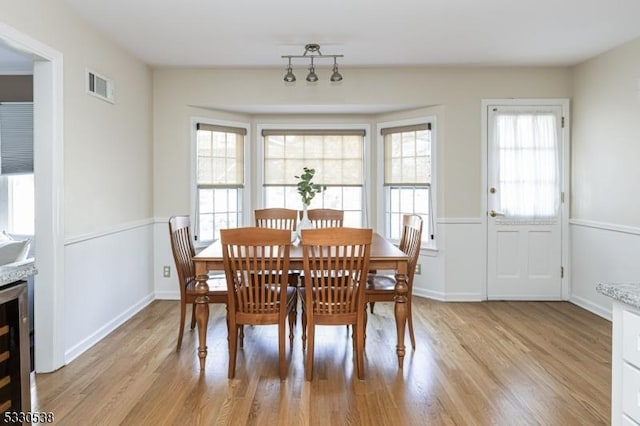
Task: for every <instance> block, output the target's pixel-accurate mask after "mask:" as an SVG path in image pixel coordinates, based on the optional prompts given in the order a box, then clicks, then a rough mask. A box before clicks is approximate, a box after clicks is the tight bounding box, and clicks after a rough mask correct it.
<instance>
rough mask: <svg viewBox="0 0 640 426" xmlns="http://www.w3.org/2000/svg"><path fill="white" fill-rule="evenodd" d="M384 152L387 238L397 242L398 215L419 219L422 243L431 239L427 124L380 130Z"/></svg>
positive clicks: (432, 231)
mask: <svg viewBox="0 0 640 426" xmlns="http://www.w3.org/2000/svg"><path fill="white" fill-rule="evenodd" d="M380 133H381V135H382V137H383V150H384V181H383V184H384V210H385V211H384V222H385V232H386V235H387V237H388V238H390V239H392V240H396V241H397V240H399V239H400V236H401V234H402V216H403V215H405V214H417V215H420V216H421V217H422V220H423V229H422V239H423V242H426V243H430V241H431V240H433V237H434V235H433V234H434V230H433V213H432V211H433V206H432V204H433V203H432V194H431V192H432V187H431V183H432V173H431V172H432V161H431V160H432V158H431V153H432V139H431V123H420V124H415V125H408V126H397V127H383V128H382V129H381V132H380Z"/></svg>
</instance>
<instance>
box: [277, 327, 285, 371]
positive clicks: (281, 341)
mask: <svg viewBox="0 0 640 426" xmlns="http://www.w3.org/2000/svg"><path fill="white" fill-rule="evenodd" d="M286 333H287V325H286V322H285V321H284V320H280V323H279V324H278V358H279V363H280V380H285V379H286V378H287V362H286V361H287V360H286V356H285V350H286V345H285V334H286Z"/></svg>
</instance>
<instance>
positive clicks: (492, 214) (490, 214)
mask: <svg viewBox="0 0 640 426" xmlns="http://www.w3.org/2000/svg"><path fill="white" fill-rule="evenodd" d="M489 216H491V217H497V216H504V213H502V212H497V211H495V210H491V211H490V212H489Z"/></svg>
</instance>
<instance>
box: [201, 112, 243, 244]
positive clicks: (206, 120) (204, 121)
mask: <svg viewBox="0 0 640 426" xmlns="http://www.w3.org/2000/svg"><path fill="white" fill-rule="evenodd" d="M198 123H200V124H209V125H213V126H222V127H236V128H239V129H245V130H246V135H245V136H244V142H243V150H244V152H243V154H244V155H243V161H244V164H243V166H244V167H243V169H244V185H243V186H242V188H241V195H240V198H241V200H242V213H241V215H240V219H241V222H240V223H238V226H247V223H249V222H248V218H249V215H248V211H252V210H251V204H250V203H251V198H250V196H251V155H250V141H251V125H250V124H249V123H245V122H238V121H228V120H218V119H213V118H207V117H191V123H190V131H191V153H190V157H191V179H190V180H191V182H190V185H189V186H190V188H191V191H190V193H191V198H190V200H189V202H190V210H191V218H192V220H191V227H192V233H193V237H194V239H195V238H197V237H198V234H197V230H198V229H199V223H198V220H199V206H198V203H199V197H198V137H197V134H198V131H197V126H198ZM232 187H233V188H234V189H237V188H238V186H237V185H229V188H232ZM213 241H215V240H212V241H209V240H204V241H202V240H200V239H199V238H198V239H196V240H195V241H194V246H195V247H196V249H198V248H204V247H207V246H208V245H209V244H211V243H212V242H213Z"/></svg>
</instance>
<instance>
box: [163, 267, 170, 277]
mask: <svg viewBox="0 0 640 426" xmlns="http://www.w3.org/2000/svg"><path fill="white" fill-rule="evenodd" d="M162 276H163V277H165V278H169V277H170V276H171V266H169V265H165V266H164V268H162Z"/></svg>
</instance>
